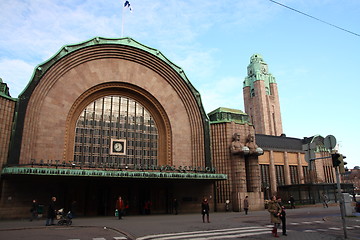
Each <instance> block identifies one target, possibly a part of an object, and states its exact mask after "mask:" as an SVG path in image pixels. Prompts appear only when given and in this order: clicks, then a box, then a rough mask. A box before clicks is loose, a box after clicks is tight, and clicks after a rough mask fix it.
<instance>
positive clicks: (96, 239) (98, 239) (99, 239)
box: [93, 238, 106, 240]
mask: <svg viewBox="0 0 360 240" xmlns="http://www.w3.org/2000/svg"><path fill="white" fill-rule="evenodd" d="M93 240H106V238H93Z"/></svg>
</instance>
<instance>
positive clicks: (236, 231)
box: [137, 227, 270, 240]
mask: <svg viewBox="0 0 360 240" xmlns="http://www.w3.org/2000/svg"><path fill="white" fill-rule="evenodd" d="M269 233H270V232H269V229H268V228H264V227H243V228H231V229H220V230H208V231H196V232H183V233H172V234H157V235H149V236H143V237H140V238H137V240H150V239H156V240H170V239H186V240H204V239H228V238H239V237H246V236H254V235H261V234H269Z"/></svg>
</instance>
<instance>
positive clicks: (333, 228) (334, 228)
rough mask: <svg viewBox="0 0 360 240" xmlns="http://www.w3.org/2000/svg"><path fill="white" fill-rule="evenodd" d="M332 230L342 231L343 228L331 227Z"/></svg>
mask: <svg viewBox="0 0 360 240" xmlns="http://www.w3.org/2000/svg"><path fill="white" fill-rule="evenodd" d="M329 229H330V230H341V228H336V227H331V228H329Z"/></svg>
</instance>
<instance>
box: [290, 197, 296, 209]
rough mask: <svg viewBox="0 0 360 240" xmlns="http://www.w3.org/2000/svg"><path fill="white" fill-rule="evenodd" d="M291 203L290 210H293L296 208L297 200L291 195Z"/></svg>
mask: <svg viewBox="0 0 360 240" xmlns="http://www.w3.org/2000/svg"><path fill="white" fill-rule="evenodd" d="M289 203H290V208H291V209H293V208H295V199H294V197H293V196H292V195H290V198H289Z"/></svg>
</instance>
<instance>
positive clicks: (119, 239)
mask: <svg viewBox="0 0 360 240" xmlns="http://www.w3.org/2000/svg"><path fill="white" fill-rule="evenodd" d="M113 239H114V240H126V239H127V237H113Z"/></svg>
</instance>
